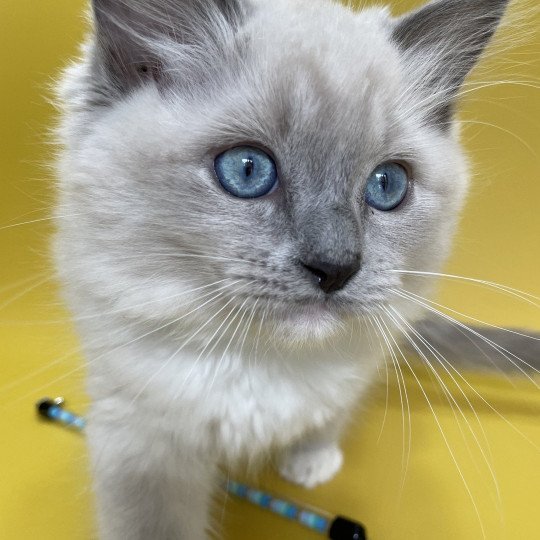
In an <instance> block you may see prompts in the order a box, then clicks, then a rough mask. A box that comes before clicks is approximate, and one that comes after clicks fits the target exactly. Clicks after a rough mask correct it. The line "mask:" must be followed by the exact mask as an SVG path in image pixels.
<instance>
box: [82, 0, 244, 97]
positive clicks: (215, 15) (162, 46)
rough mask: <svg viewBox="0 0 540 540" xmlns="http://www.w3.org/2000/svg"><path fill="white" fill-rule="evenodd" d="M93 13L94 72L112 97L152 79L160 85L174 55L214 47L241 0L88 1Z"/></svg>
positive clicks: (232, 24)
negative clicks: (90, 3)
mask: <svg viewBox="0 0 540 540" xmlns="http://www.w3.org/2000/svg"><path fill="white" fill-rule="evenodd" d="M92 13H93V18H94V29H95V42H94V43H95V47H94V57H93V68H94V69H93V76H94V77H95V79H96V81H95V82H96V83H98V85H99V86H100V92H101V93H102V94H104V93H105V94H108V97H114V96H115V95H122V94H125V93H127V92H129V91H131V90H132V89H133V88H136V87H138V86H140V85H141V84H144V83H145V82H147V81H149V80H152V79H153V80H154V81H156V82H158V83H163V84H164V83H165V81H166V79H167V73H166V72H167V62H168V61H170V60H171V59H172V58H173V57H175V58H176V59H178V58H181V57H182V55H184V57H185V58H186V59H189V58H190V57H193V56H195V55H196V54H199V55H200V54H201V51H205V50H208V49H213V50H214V52H215V47H216V46H219V43H220V40H221V41H222V40H223V39H224V36H223V34H224V33H227V32H229V33H230V32H232V31H233V30H234V29H235V28H236V27H237V26H238V24H239V23H240V20H241V18H242V15H243V10H242V6H241V5H240V0H92ZM104 97H105V96H104Z"/></svg>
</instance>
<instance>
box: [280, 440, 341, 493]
mask: <svg viewBox="0 0 540 540" xmlns="http://www.w3.org/2000/svg"><path fill="white" fill-rule="evenodd" d="M342 464H343V454H342V452H341V450H340V449H339V448H338V447H337V446H336V445H330V446H298V447H295V448H291V449H290V450H288V451H287V452H285V454H284V455H283V456H282V458H281V461H280V463H279V473H280V474H281V476H282V477H283V478H285V479H286V480H289V481H290V482H293V483H294V484H299V485H300V486H304V487H306V488H313V487H315V486H317V485H319V484H322V483H324V482H328V480H330V479H331V478H333V477H334V476H335V474H336V473H337V472H338V471H339V469H341V465H342Z"/></svg>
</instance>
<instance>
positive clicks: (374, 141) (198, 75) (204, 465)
mask: <svg viewBox="0 0 540 540" xmlns="http://www.w3.org/2000/svg"><path fill="white" fill-rule="evenodd" d="M506 4H507V0H439V1H435V2H432V3H430V4H428V5H426V6H425V7H423V8H420V9H419V10H417V11H415V12H412V13H410V14H408V15H406V16H404V17H401V18H398V19H395V18H392V17H391V16H390V14H389V12H388V11H387V10H386V9H380V8H376V9H367V10H364V11H362V12H359V13H358V12H352V11H350V10H349V9H347V8H345V7H344V6H342V5H340V4H336V3H331V2H329V1H325V0H310V1H307V0H297V1H294V0H273V1H272V2H268V1H262V0H147V1H142V0H123V1H119V0H94V2H93V6H92V14H93V21H94V32H93V34H92V36H91V37H90V39H89V41H88V43H87V44H86V45H85V47H84V49H83V55H82V58H81V60H80V61H79V62H77V63H76V64H75V65H73V66H72V67H70V68H69V69H68V70H67V72H66V74H65V77H64V80H63V83H62V85H61V90H60V94H61V101H62V104H63V109H64V116H63V122H62V126H61V128H60V140H61V143H62V145H63V151H62V153H61V159H60V161H59V177H60V183H59V188H60V189H59V191H60V194H59V204H58V209H59V211H58V215H57V222H58V233H57V236H56V242H55V254H56V260H57V268H58V272H59V275H60V277H61V279H62V281H63V283H64V289H65V293H66V297H67V300H68V303H69V305H70V307H71V310H72V311H73V313H74V314H75V315H76V320H77V325H78V330H79V332H80V335H81V339H82V342H83V346H84V350H85V355H86V357H87V360H88V391H89V394H90V396H91V398H92V402H93V404H92V408H91V412H90V415H89V423H88V442H89V446H90V454H91V459H92V464H93V471H94V478H95V491H96V495H97V503H98V513H99V520H98V521H99V530H100V536H101V538H103V539H107V540H110V539H128V538H129V539H148V538H152V539H168V538H181V539H189V540H198V539H203V538H206V534H207V533H206V530H207V528H208V526H209V525H208V524H209V503H210V499H211V494H212V490H213V488H214V487H215V486H216V485H217V483H218V466H219V465H220V464H225V465H226V466H230V467H232V466H234V465H235V464H237V463H238V462H239V460H242V459H247V460H249V461H252V462H256V461H257V460H258V459H260V457H261V456H266V455H268V453H269V452H276V453H278V455H279V468H280V472H281V474H282V475H283V476H284V477H285V478H288V479H289V480H291V481H293V482H296V483H299V484H302V485H304V486H307V487H312V486H315V485H317V484H319V483H321V482H325V481H327V480H329V479H330V478H332V477H333V475H334V474H335V473H336V472H337V471H338V470H339V468H340V466H341V462H342V454H341V451H340V449H339V438H340V434H341V432H342V430H343V428H344V426H345V425H346V422H347V416H348V412H349V411H350V410H351V408H352V406H353V405H354V404H355V403H356V402H357V401H358V400H360V399H362V397H363V396H364V395H365V393H366V390H367V389H368V388H369V386H370V385H371V383H372V381H373V380H374V378H375V373H376V366H377V363H378V362H379V361H380V359H381V358H379V357H378V356H377V353H376V352H374V351H373V350H372V349H371V347H370V346H369V340H368V336H367V328H368V327H367V323H366V324H364V322H365V321H368V322H369V323H371V324H375V323H378V324H382V322H381V321H386V322H384V324H388V325H395V326H398V327H399V324H400V319H399V316H400V315H401V316H403V317H404V318H405V319H406V320H408V321H414V320H416V319H418V318H419V316H420V315H421V311H422V310H421V309H420V308H419V307H418V305H417V304H414V303H413V302H411V301H408V300H407V299H406V298H403V297H401V296H399V295H397V294H395V292H394V289H395V288H396V287H400V286H405V288H407V289H408V290H410V291H412V292H414V293H416V294H420V295H422V296H425V295H426V294H429V292H430V291H429V289H428V287H427V285H426V284H425V283H423V282H422V281H426V280H415V279H414V277H413V276H411V275H408V274H406V273H400V272H398V271H397V270H400V269H401V270H407V269H413V268H422V269H425V270H429V271H437V270H438V269H439V268H440V267H441V265H442V263H443V262H444V260H445V258H446V256H447V254H448V250H449V247H450V242H451V237H452V234H453V232H454V228H455V225H456V222H457V219H458V216H459V212H460V209H461V207H462V205H463V201H464V198H465V195H466V191H467V185H468V176H467V163H466V159H465V157H464V155H463V152H462V149H461V147H460V144H459V141H458V137H457V133H456V129H455V127H454V125H453V113H454V108H455V101H456V99H457V96H458V94H459V90H460V86H461V85H462V83H463V80H464V78H465V77H466V76H467V74H468V72H469V71H470V70H471V69H472V67H473V66H474V64H475V63H476V61H477V59H478V58H479V56H480V55H481V53H482V51H483V49H484V47H485V45H486V44H487V43H488V41H489V40H490V38H491V36H492V34H493V32H494V31H495V29H496V26H497V24H498V22H499V20H500V18H501V17H502V15H503V13H504V10H505V7H506ZM60 210H61V211H60ZM415 306H416V307H415Z"/></svg>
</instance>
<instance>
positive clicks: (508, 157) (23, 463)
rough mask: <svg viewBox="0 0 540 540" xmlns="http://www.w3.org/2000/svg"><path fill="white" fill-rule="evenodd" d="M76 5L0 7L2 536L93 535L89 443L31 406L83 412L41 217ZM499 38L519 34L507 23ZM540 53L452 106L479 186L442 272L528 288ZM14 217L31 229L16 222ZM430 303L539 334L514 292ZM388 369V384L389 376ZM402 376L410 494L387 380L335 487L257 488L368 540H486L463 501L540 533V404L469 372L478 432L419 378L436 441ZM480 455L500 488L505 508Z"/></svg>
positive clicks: (509, 59) (514, 532)
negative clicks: (317, 510)
mask: <svg viewBox="0 0 540 540" xmlns="http://www.w3.org/2000/svg"><path fill="white" fill-rule="evenodd" d="M291 1H292V0H291ZM411 4H412V3H411V2H399V7H400V9H401V10H404V9H405V8H407V7H408V6H409V5H411ZM532 5H533V4H532V3H531V6H532ZM82 6H83V2H82V1H81V0H76V1H74V0H55V1H54V2H36V1H32V2H30V1H28V0H3V2H2V3H1V4H0V36H1V38H0V39H1V40H2V41H1V47H0V59H1V61H0V66H1V68H2V83H1V85H0V107H1V117H0V118H1V122H0V134H1V135H0V143H1V147H0V155H1V162H0V163H1V166H2V168H1V171H2V172H1V173H0V253H1V254H2V262H3V264H1V265H0V366H1V367H0V397H1V400H0V414H1V418H2V420H1V421H0V538H2V539H4V538H5V539H10V540H11V539H14V540H19V539H21V540H25V539H30V538H32V539H33V538H39V539H40V540H41V539H42V540H47V539H49V538H50V539H51V540H52V539H53V538H54V539H56V540H64V539H65V540H68V539H69V540H77V539H81V540H82V539H87V538H91V537H92V533H91V523H92V519H91V515H92V513H91V510H90V505H91V497H90V494H89V481H88V477H87V475H86V459H85V453H84V440H83V437H81V436H79V435H76V434H73V433H70V432H67V431H65V430H62V429H59V428H55V427H53V426H49V425H44V424H41V423H38V422H37V421H36V420H35V418H34V415H33V410H32V404H33V402H34V401H35V400H36V399H37V398H39V397H41V396H42V395H47V394H49V395H58V394H63V395H66V396H68V398H69V399H70V401H71V403H70V405H71V406H72V408H73V409H75V410H83V409H84V406H85V398H84V394H83V392H82V376H83V370H82V367H81V366H82V364H81V363H80V361H79V357H78V356H77V343H76V339H75V338H74V337H73V334H72V331H71V327H70V326H69V323H68V322H67V319H66V314H65V312H64V311H63V310H62V307H61V305H60V304H59V299H58V296H57V295H56V292H55V289H54V285H53V282H52V281H51V279H50V278H51V271H50V267H49V264H48V261H47V257H46V253H47V236H48V234H49V233H50V226H49V223H48V222H47V221H46V218H47V217H48V216H49V211H50V203H51V197H52V193H51V186H52V181H51V177H50V174H49V171H48V170H47V165H48V163H50V160H51V157H52V153H53V151H54V150H53V148H51V147H50V146H48V141H49V140H50V138H49V136H48V133H47V129H48V128H50V127H51V125H52V122H53V120H52V119H53V116H54V111H53V108H52V107H51V106H50V105H49V104H48V103H47V101H46V97H47V96H48V95H49V92H48V85H49V83H50V82H51V81H52V78H53V77H54V76H55V74H56V73H58V70H59V68H60V67H61V66H62V65H64V64H65V60H66V58H68V57H69V56H71V55H73V54H74V53H75V51H76V44H77V42H78V41H79V40H80V38H81V35H82V31H83V18H82V16H81V14H82ZM536 11H537V14H536V15H535V16H534V17H535V19H534V20H533V18H532V16H530V17H529V18H528V19H529V20H528V28H529V29H530V30H534V29H537V28H539V27H540V16H539V15H538V10H536ZM507 35H511V36H513V37H514V38H515V37H516V36H523V35H524V32H523V31H520V30H517V29H516V27H515V26H513V27H510V28H509V30H508V33H507ZM539 50H540V39H539V36H538V34H536V35H532V36H531V37H530V38H529V41H528V42H527V43H525V44H524V45H522V46H520V47H517V48H515V49H514V50H512V51H510V52H507V53H505V54H504V61H498V62H492V63H491V64H490V68H492V69H490V70H487V71H488V73H485V72H484V74H483V75H479V76H478V77H477V80H493V79H496V78H504V79H508V80H519V81H522V83H521V84H502V85H498V86H495V87H488V88H485V89H483V90H479V91H476V92H474V93H473V94H471V95H470V97H469V99H468V100H467V101H466V103H464V105H463V111H462V117H463V119H464V120H467V121H468V123H466V124H465V125H464V131H463V134H464V138H465V141H466V144H467V147H468V148H469V149H470V152H471V155H472V156H473V163H474V168H473V172H474V173H475V180H474V184H473V189H472V194H471V198H470V202H469V205H468V208H467V211H466V213H465V216H464V219H463V223H462V226H461V230H460V234H459V237H458V239H457V243H456V250H455V254H454V256H453V257H452V259H451V261H450V262H449V264H448V272H451V273H455V274H462V275H466V276H473V277H479V278H482V279H487V280H492V281H496V282H501V283H504V284H507V285H510V286H513V287H516V288H518V289H523V290H525V291H529V292H531V293H536V294H537V295H540V285H539V283H538V268H540V250H539V249H538V247H539V246H538V238H539V234H540V218H539V214H538V201H539V200H540V164H539V160H538V151H539V144H538V136H539V130H538V122H539V120H540V97H539V93H538V88H534V86H535V85H536V86H537V84H538V79H539V76H540V70H539V63H538V53H539ZM527 84H528V85H527ZM44 220H45V221H44ZM23 221H29V222H32V223H28V224H26V225H16V224H18V223H21V222H23ZM440 298H441V301H442V302H443V303H447V304H449V305H450V306H451V307H453V308H454V309H458V310H460V311H463V312H466V313H469V314H471V315H473V316H475V317H479V318H481V319H484V320H486V321H488V322H491V323H496V324H508V325H519V326H524V327H530V328H540V310H539V309H538V308H537V307H535V306H533V305H531V304H530V303H526V302H524V301H518V300H516V299H514V298H512V297H509V296H508V295H504V294H496V293H494V292H493V291H487V292H486V291H485V290H483V289H482V288H480V287H477V286H474V285H471V284H459V283H455V282H452V283H445V284H444V286H443V287H442V290H441V294H440ZM390 377H391V381H394V380H395V377H394V375H393V374H391V375H390ZM405 377H406V379H407V388H408V391H409V395H408V398H409V401H410V406H411V410H412V437H411V452H410V459H409V466H408V470H407V474H406V476H405V479H404V484H403V488H402V487H401V483H402V471H403V465H402V454H403V452H402V448H403V435H402V411H401V404H400V398H399V393H398V390H397V386H396V384H395V382H391V384H390V395H389V403H388V411H387V414H386V420H385V421H384V429H383V430H382V435H381V436H380V439H379V433H380V432H381V426H382V425H383V418H384V417H385V408H386V407H385V405H386V394H385V391H384V386H382V387H381V388H380V389H377V390H376V391H375V392H374V397H373V400H372V402H371V406H370V407H369V408H368V409H367V410H366V411H363V413H362V414H361V415H360V414H359V415H357V416H358V418H357V421H356V422H355V425H354V428H353V429H351V430H350V434H349V436H348V438H347V441H346V466H345V468H344V470H343V472H342V473H341V474H340V475H339V476H338V478H337V479H336V480H335V481H334V482H332V483H330V484H328V485H326V486H323V487H321V488H319V489H317V490H315V491H313V492H306V491H304V490H301V489H298V488H293V487H291V486H289V485H286V484H284V483H282V482H281V481H279V480H277V479H275V478H274V477H273V476H272V475H271V474H270V473H268V474H267V475H265V476H264V477H263V484H264V486H265V487H268V488H271V489H273V490H274V491H277V492H279V493H282V494H285V495H288V496H292V497H295V498H297V499H300V500H305V501H306V502H309V503H311V504H318V505H320V506H322V507H324V508H327V509H328V510H330V511H334V512H341V513H345V514H349V515H351V516H353V517H356V518H357V519H360V520H363V521H364V522H365V523H366V524H367V525H368V528H369V530H370V531H371V533H372V536H371V538H372V539H375V540H377V539H378V540H383V539H384V540H392V539H396V540H397V539H400V540H415V539H421V540H424V539H432V538H433V539H435V538H436V539H438V540H450V539H453V540H461V539H463V540H476V539H479V538H481V537H482V535H481V532H480V526H479V519H478V517H477V516H476V513H475V510H474V506H473V504H472V502H471V499H473V500H474V501H475V503H476V506H477V510H478V514H479V515H480V520H481V521H482V523H483V526H484V529H485V531H486V534H487V537H488V538H490V539H499V538H500V539H503V538H505V539H508V538H511V539H533V538H539V537H540V533H539V532H538V531H539V530H540V527H539V526H540V523H539V521H540V520H539V518H538V509H537V501H538V500H539V497H540V487H539V486H540V468H539V464H540V463H539V454H538V446H540V426H539V425H538V422H537V418H538V413H539V412H540V399H539V395H538V390H537V389H536V388H535V387H534V385H533V384H532V383H530V382H528V381H524V380H521V381H516V382H513V383H511V382H508V381H507V380H504V379H502V378H501V379H496V378H493V377H490V378H486V377H484V378H480V377H472V376H468V380H470V381H471V384H472V385H473V386H474V387H475V388H478V389H479V390H480V391H481V393H482V395H485V397H486V399H487V401H488V402H489V403H490V404H491V406H492V407H494V409H496V411H497V412H494V411H493V410H491V409H490V408H488V406H487V405H486V404H485V403H484V402H482V401H481V400H480V399H479V398H478V397H476V396H474V395H473V393H472V391H470V390H467V393H468V394H469V396H470V398H471V400H472V401H473V404H474V406H475V408H476V409H477V411H478V415H479V418H480V419H481V424H482V427H480V426H479V423H478V421H477V418H476V417H475V416H474V415H473V414H472V413H471V412H470V410H469V408H468V405H467V402H466V400H465V399H464V398H463V396H461V397H460V395H459V392H458V391H457V390H456V389H455V388H453V390H455V392H454V393H455V396H456V401H457V402H458V404H459V405H460V406H461V407H462V410H463V416H462V415H461V413H460V412H455V411H454V410H453V409H452V407H450V406H449V405H448V402H447V401H445V400H444V399H443V398H442V397H440V396H438V392H437V388H436V384H435V383H434V382H433V381H431V380H430V378H429V377H428V376H427V375H426V374H420V380H421V381H422V383H423V384H424V385H425V387H426V389H427V391H428V393H429V395H430V398H431V399H432V400H433V403H434V408H435V411H436V414H437V417H438V419H439V422H440V425H441V426H442V429H443V431H444V433H445V436H446V441H447V442H445V440H444V439H443V437H442V436H441V434H440V432H439V429H438V427H437V424H436V423H435V421H434V419H433V415H432V413H431V411H430V410H429V408H428V407H427V406H426V403H425V400H424V397H423V395H422V393H421V392H420V391H419V390H418V385H417V384H416V382H415V381H414V380H413V378H412V377H411V376H410V375H408V374H405ZM382 378H383V380H384V374H383V376H382ZM463 386H464V387H465V388H468V387H466V385H465V384H464V383H463ZM467 422H468V424H467ZM471 431H473V432H474V434H475V437H476V438H477V439H478V441H479V443H480V445H481V447H482V451H480V450H479V449H478V446H477V445H476V441H475V439H474V437H473V436H472V435H471ZM405 433H406V434H407V433H408V429H406V430H405ZM405 438H406V439H407V437H405ZM486 441H488V442H489V445H488V444H487V442H486ZM447 444H448V446H447ZM534 445H536V447H535V446H534ZM407 446H408V443H407V442H406V443H405V448H407ZM448 447H450V449H451V450H452V452H453V453H454V455H455V460H456V461H457V463H458V464H459V466H460V469H461V472H462V474H463V477H464V478H465V481H466V483H467V488H465V485H464V482H463V481H462V479H461V478H460V475H459V473H458V472H457V468H456V466H455V464H454V461H453V458H452V457H451V455H450V452H449V450H448ZM484 458H487V461H488V463H490V467H491V468H492V472H493V475H494V476H495V478H496V479H497V481H498V484H499V493H500V503H499V502H498V499H497V495H496V490H495V488H494V484H493V480H492V477H491V474H492V473H491V472H490V471H489V468H488V466H487V465H486V460H485V459H484ZM467 489H468V490H469V491H470V496H469V494H468V493H467ZM501 509H502V510H501ZM220 510H221V507H220ZM219 516H221V512H220V513H219ZM223 516H224V522H225V523H226V528H227V530H228V531H229V537H230V538H234V539H239V540H241V539H248V538H259V539H261V540H264V539H285V538H286V539H289V538H290V539H293V538H298V539H300V538H302V539H310V538H315V537H314V536H312V535H310V534H308V533H306V532H304V531H302V530H301V529H297V528H295V526H293V525H289V524H287V523H284V522H281V521H280V520H279V519H278V518H275V517H273V516H268V515H266V514H264V513H263V512H261V511H258V510H253V509H249V508H247V507H246V506H244V505H242V504H237V503H232V502H228V503H227V504H226V506H225V512H224V513H223Z"/></svg>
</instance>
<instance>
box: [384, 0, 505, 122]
mask: <svg viewBox="0 0 540 540" xmlns="http://www.w3.org/2000/svg"><path fill="white" fill-rule="evenodd" d="M508 3H509V0H435V1H433V2H431V3H429V4H427V5H426V6H424V7H422V8H420V9H418V10H417V11H413V12H412V13H409V14H407V15H405V16H404V17H402V18H401V19H398V20H397V21H396V24H395V26H394V28H393V34H392V35H393V39H394V41H395V42H396V43H397V44H398V45H399V47H400V48H401V49H402V51H404V53H405V57H406V58H407V61H408V62H409V63H410V64H411V65H412V66H413V76H416V77H417V78H419V79H422V80H421V81H418V83H420V84H421V85H422V86H423V87H424V88H425V89H426V90H427V92H429V93H431V95H432V96H434V100H433V102H432V103H433V104H432V107H431V110H430V111H429V115H430V118H431V119H433V120H434V121H436V122H439V123H441V124H445V123H448V122H449V121H450V120H451V117H452V113H453V109H454V101H455V98H456V94H457V92H458V91H459V88H460V86H461V85H462V84H463V80H464V79H465V77H466V76H467V74H468V73H469V71H470V70H471V69H472V68H473V67H474V65H475V63H476V62H477V61H478V59H479V57H480V55H481V53H482V51H483V50H484V48H485V46H486V45H487V43H488V42H489V40H490V39H491V37H492V36H493V34H494V32H495V30H496V29H497V26H498V25H499V22H500V19H501V17H502V16H503V14H504V12H505V9H506V7H507V5H508Z"/></svg>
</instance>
